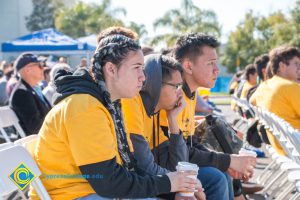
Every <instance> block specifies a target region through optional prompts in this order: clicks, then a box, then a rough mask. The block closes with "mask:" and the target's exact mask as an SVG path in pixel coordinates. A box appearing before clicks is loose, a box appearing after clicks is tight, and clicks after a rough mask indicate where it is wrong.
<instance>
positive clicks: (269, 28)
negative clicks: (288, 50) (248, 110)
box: [220, 0, 300, 72]
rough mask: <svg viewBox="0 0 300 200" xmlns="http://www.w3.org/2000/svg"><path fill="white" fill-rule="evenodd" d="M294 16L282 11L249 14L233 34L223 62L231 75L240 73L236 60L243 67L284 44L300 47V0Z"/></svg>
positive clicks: (292, 12)
mask: <svg viewBox="0 0 300 200" xmlns="http://www.w3.org/2000/svg"><path fill="white" fill-rule="evenodd" d="M290 15H291V17H287V16H285V15H284V14H283V13H282V12H280V11H278V12H274V13H272V14H270V15H269V16H267V17H263V16H259V15H254V14H253V12H252V11H250V12H248V13H246V15H245V18H244V20H243V21H242V22H241V23H240V24H239V25H238V26H237V28H236V30H235V31H233V32H231V33H230V35H229V38H228V42H227V44H226V47H225V50H224V53H223V55H222V56H221V58H220V60H221V63H222V64H223V65H224V66H226V67H227V68H228V71H229V72H235V71H236V63H237V62H236V60H237V59H238V58H239V59H240V68H241V69H243V68H244V67H245V66H246V65H247V64H249V63H253V61H254V59H255V57H257V56H259V55H261V54H264V53H268V52H269V51H270V50H271V49H272V48H274V47H277V46H279V45H283V44H290V45H294V46H297V47H300V36H299V31H300V0H298V1H297V3H296V5H295V7H294V8H293V9H292V10H291V11H290Z"/></svg>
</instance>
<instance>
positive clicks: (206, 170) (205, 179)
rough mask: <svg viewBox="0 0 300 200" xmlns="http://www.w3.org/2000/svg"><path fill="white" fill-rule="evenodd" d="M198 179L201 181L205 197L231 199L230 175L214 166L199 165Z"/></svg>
mask: <svg viewBox="0 0 300 200" xmlns="http://www.w3.org/2000/svg"><path fill="white" fill-rule="evenodd" d="M198 179H199V180H200V181H201V183H202V187H203V188H204V193H205V195H206V199H208V200H233V198H234V197H233V189H232V181H231V177H230V176H229V175H228V174H226V173H223V172H221V171H220V170H218V169H217V168H214V167H201V168H200V169H199V172H198Z"/></svg>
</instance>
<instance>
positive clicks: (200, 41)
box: [174, 33, 220, 62]
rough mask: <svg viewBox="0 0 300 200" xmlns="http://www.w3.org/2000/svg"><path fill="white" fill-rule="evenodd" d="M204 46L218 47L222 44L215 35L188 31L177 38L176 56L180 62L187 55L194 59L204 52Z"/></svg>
mask: <svg viewBox="0 0 300 200" xmlns="http://www.w3.org/2000/svg"><path fill="white" fill-rule="evenodd" d="M204 46H209V47H212V48H217V47H219V46H220V43H219V42H218V40H217V39H216V38H215V37H213V36H210V35H207V34H204V33H188V34H186V35H182V36H180V37H179V38H178V39H177V41H176V44H175V48H174V56H175V58H176V60H178V61H179V62H182V61H183V59H184V58H186V57H187V58H189V59H191V60H194V59H195V58H196V57H197V56H199V55H201V54H202V48H203V47H204Z"/></svg>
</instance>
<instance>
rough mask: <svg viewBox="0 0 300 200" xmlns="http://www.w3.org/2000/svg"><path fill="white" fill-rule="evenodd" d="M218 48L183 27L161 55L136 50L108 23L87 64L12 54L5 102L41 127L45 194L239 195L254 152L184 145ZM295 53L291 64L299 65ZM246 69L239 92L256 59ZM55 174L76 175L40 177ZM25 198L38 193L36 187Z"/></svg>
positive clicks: (83, 197) (132, 39) (37, 130)
mask: <svg viewBox="0 0 300 200" xmlns="http://www.w3.org/2000/svg"><path fill="white" fill-rule="evenodd" d="M218 47H219V42H218V41H217V40H216V39H215V38H214V37H212V36H210V35H207V34H204V33H187V34H184V35H181V36H180V37H178V38H177V41H176V44H175V46H174V48H172V49H170V50H168V51H167V53H165V52H162V53H160V52H155V51H154V50H153V49H151V48H150V47H147V48H142V47H141V46H140V45H139V44H138V35H137V34H136V33H135V32H134V31H132V30H130V29H127V28H123V27H111V28H108V29H106V30H104V31H102V32H101V33H100V34H99V36H98V38H97V49H96V51H95V53H94V55H93V58H92V60H91V64H90V65H88V64H87V60H86V59H82V60H81V63H80V64H79V65H78V66H77V67H76V69H72V68H71V67H70V66H69V65H67V64H66V62H67V61H66V59H63V58H61V59H60V60H59V63H58V64H56V65H54V66H52V67H49V70H48V68H46V66H45V59H44V58H41V57H38V56H37V55H34V54H32V53H27V52H26V53H23V54H21V55H19V57H18V58H17V59H16V60H15V62H14V66H13V68H12V67H11V69H10V70H9V71H8V72H5V74H8V73H11V74H10V77H8V76H7V77H6V82H7V83H6V84H7V85H6V88H12V89H8V90H7V93H6V94H7V95H8V96H9V97H8V99H9V100H6V101H5V103H4V104H3V105H9V106H10V107H11V108H12V109H13V110H14V111H15V113H16V115H17V116H18V118H19V120H20V124H21V126H22V128H23V129H24V131H25V132H26V134H27V135H30V134H38V137H39V139H38V142H37V146H36V149H35V152H34V155H33V156H34V159H35V161H36V162H37V164H38V166H39V168H40V170H41V172H42V174H43V175H44V176H43V177H42V179H41V180H42V183H43V185H44V186H45V188H46V190H47V192H48V193H49V195H50V196H51V198H52V199H79V200H90V199H94V200H97V199H113V198H127V199H131V198H132V199H136V198H139V199H142V198H165V199H174V198H176V196H175V194H176V193H178V192H195V193H194V198H196V199H201V200H204V199H209V200H214V199H216V200H222V199H224V200H228V199H229V200H232V199H245V197H244V196H243V194H242V192H241V191H240V190H239V191H237V190H236V185H234V183H233V179H236V180H245V181H247V180H249V179H250V178H251V177H252V176H253V173H254V167H255V165H256V158H254V157H253V156H248V155H238V154H228V153H224V152H216V151H214V149H208V148H206V147H204V146H203V145H202V144H201V142H200V141H198V142H195V141H194V140H193V143H191V141H192V139H193V138H194V137H195V136H194V131H195V121H194V118H195V113H196V112H203V113H205V114H210V113H212V111H213V109H214V108H213V107H212V106H211V105H209V104H207V102H205V101H204V102H203V99H201V97H200V96H199V94H198V88H199V87H205V88H212V87H213V86H214V85H215V81H216V78H217V76H218V74H219V69H218V66H217V60H218V55H217V48H218ZM143 52H144V53H145V54H148V55H147V56H145V55H144V54H143ZM270 57H271V60H272V56H270ZM297 58H298V60H297V59H294V57H293V58H292V59H293V60H292V61H291V63H292V65H293V66H297V65H298V67H299V57H297ZM281 65H282V64H281ZM281 65H280V66H281ZM288 65H289V60H284V66H283V67H281V68H280V70H277V71H280V74H286V72H283V69H286V68H287V66H288ZM284 67H285V68H284ZM3 69H4V67H3ZM5 69H6V68H5ZM12 69H13V70H12ZM3 71H4V70H3ZM12 71H14V75H12V73H13V72H12ZM45 71H46V73H45ZM245 71H246V79H247V81H245V86H247V87H244V88H243V89H242V90H241V93H242V94H243V96H245V95H246V93H247V91H250V90H251V87H252V86H255V85H256V76H257V72H256V68H255V67H254V66H253V65H251V66H249V67H247V68H246V70H245ZM48 72H49V74H48ZM272 72H273V71H272ZM258 74H259V73H258ZM48 76H49V78H46V77H48ZM12 77H14V80H12V81H11V83H10V84H9V80H8V79H9V78H10V79H12ZM278 77H279V78H280V76H279V75H278ZM281 78H282V77H281ZM297 78H298V76H297ZM46 79H47V80H46ZM282 79H283V78H282ZM41 82H42V84H41ZM8 84H9V85H8ZM278 87H279V86H278ZM9 90H11V92H10V91H9ZM259 90H260V88H259V87H258V89H257V91H259ZM254 94H255V93H254ZM253 96H254V95H253ZM272 98H273V97H272ZM57 158H63V159H64V162H63V164H62V162H61V160H60V159H57ZM180 161H186V162H190V163H193V164H196V165H197V166H198V167H199V168H200V169H199V171H198V173H196V174H197V178H196V179H193V178H191V176H194V175H196V174H195V172H191V171H186V172H177V171H176V165H177V164H178V162H180ZM52 174H56V175H64V174H67V175H81V176H78V177H77V178H67V177H66V176H60V177H59V176H57V178H55V179H47V175H49V176H50V175H52ZM99 175H100V176H99ZM29 195H30V198H31V199H38V195H37V193H36V191H35V190H33V189H31V190H30V193H29Z"/></svg>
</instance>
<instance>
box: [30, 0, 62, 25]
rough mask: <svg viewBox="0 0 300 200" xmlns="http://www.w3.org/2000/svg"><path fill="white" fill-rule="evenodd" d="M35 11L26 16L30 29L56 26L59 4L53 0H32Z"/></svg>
mask: <svg viewBox="0 0 300 200" xmlns="http://www.w3.org/2000/svg"><path fill="white" fill-rule="evenodd" d="M32 4H33V11H32V13H31V14H30V16H28V17H26V18H25V20H26V27H27V29H28V30H29V31H38V30H41V29H45V28H54V13H55V9H56V6H57V4H56V3H55V2H53V1H52V0H32Z"/></svg>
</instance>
